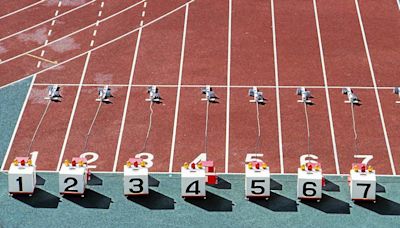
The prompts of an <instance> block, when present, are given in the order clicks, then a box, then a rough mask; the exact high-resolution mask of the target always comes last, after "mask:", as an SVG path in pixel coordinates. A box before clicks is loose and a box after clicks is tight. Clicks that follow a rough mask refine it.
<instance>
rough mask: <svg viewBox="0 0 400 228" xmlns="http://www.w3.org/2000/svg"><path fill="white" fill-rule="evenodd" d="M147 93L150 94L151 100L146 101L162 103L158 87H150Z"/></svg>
mask: <svg viewBox="0 0 400 228" xmlns="http://www.w3.org/2000/svg"><path fill="white" fill-rule="evenodd" d="M147 93H148V94H149V98H147V99H146V101H150V102H160V101H161V96H160V93H159V92H158V88H157V86H154V85H153V86H149V87H148V88H147Z"/></svg>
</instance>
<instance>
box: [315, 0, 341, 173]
mask: <svg viewBox="0 0 400 228" xmlns="http://www.w3.org/2000/svg"><path fill="white" fill-rule="evenodd" d="M313 4H314V16H315V24H316V27H317V34H318V45H319V55H320V59H321V66H322V75H323V77H324V87H325V96H326V106H327V108H328V117H329V125H330V129H331V138H332V147H333V155H334V159H335V167H336V174H340V167H339V157H338V152H337V147H336V138H335V129H334V126H333V117H332V110H331V100H330V95H329V89H328V77H327V74H326V67H325V57H324V49H323V46H322V38H321V30H320V27H319V18H318V9H317V2H316V0H313Z"/></svg>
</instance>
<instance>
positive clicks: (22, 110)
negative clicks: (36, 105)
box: [1, 74, 36, 171]
mask: <svg viewBox="0 0 400 228" xmlns="http://www.w3.org/2000/svg"><path fill="white" fill-rule="evenodd" d="M29 77H32V81H31V84H30V86H29V89H28V92H27V93H26V97H25V101H24V103H23V104H22V108H21V111H20V113H19V116H18V120H17V123H16V124H15V128H14V132H13V134H12V136H11V139H10V143H9V144H8V148H7V152H6V154H5V156H4V160H3V164H1V171H3V170H4V166H5V165H6V162H7V159H8V155H9V154H10V151H11V146H12V144H13V143H14V140H15V136H16V134H17V131H18V128H19V125H20V124H21V120H22V116H23V114H24V112H25V107H26V105H27V103H28V100H29V96H30V94H31V91H32V87H33V84H34V82H35V79H36V74H34V75H33V76H29ZM3 88H4V87H3Z"/></svg>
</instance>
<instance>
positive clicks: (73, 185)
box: [64, 177, 78, 192]
mask: <svg viewBox="0 0 400 228" xmlns="http://www.w3.org/2000/svg"><path fill="white" fill-rule="evenodd" d="M69 180H72V184H71V185H69V186H67V187H66V188H65V190H64V192H78V190H74V189H71V188H73V187H75V186H76V185H77V184H78V181H77V180H76V179H75V178H73V177H68V178H66V179H65V180H64V183H65V184H67V183H68V181H69Z"/></svg>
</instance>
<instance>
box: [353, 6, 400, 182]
mask: <svg viewBox="0 0 400 228" xmlns="http://www.w3.org/2000/svg"><path fill="white" fill-rule="evenodd" d="M354 2H355V4H356V9H357V15H358V21H359V23H360V28H361V34H362V38H363V41H364V48H365V53H366V54H367V59H368V65H369V70H370V72H371V78H372V83H373V84H374V90H375V98H376V102H377V104H378V110H379V116H380V119H381V124H382V129H383V134H384V136H385V142H386V149H387V152H388V156H389V161H390V166H391V167H392V172H393V175H396V169H395V166H394V161H393V155H392V149H391V147H390V142H389V137H388V134H387V131H386V124H385V118H384V117H383V111H382V105H381V99H380V97H379V91H378V86H377V83H376V78H375V72H374V67H373V65H372V60H371V55H370V53H369V48H368V42H367V36H366V35H365V30H364V24H363V21H362V18H361V12H360V7H359V5H358V0H354Z"/></svg>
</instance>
